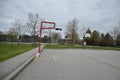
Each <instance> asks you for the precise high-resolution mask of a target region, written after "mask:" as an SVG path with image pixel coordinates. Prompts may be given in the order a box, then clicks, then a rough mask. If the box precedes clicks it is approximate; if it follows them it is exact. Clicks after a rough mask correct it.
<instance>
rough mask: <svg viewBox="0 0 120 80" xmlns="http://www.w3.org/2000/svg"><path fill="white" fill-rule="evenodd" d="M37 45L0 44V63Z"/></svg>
mask: <svg viewBox="0 0 120 80" xmlns="http://www.w3.org/2000/svg"><path fill="white" fill-rule="evenodd" d="M35 47H37V45H31V44H20V45H18V44H7V43H0V62H1V61H4V60H6V59H9V58H12V57H14V56H16V55H19V54H21V53H23V52H26V51H28V50H31V49H33V48H35Z"/></svg>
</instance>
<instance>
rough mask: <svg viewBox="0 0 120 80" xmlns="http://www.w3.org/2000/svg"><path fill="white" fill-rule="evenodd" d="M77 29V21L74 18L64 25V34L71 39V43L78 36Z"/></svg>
mask: <svg viewBox="0 0 120 80" xmlns="http://www.w3.org/2000/svg"><path fill="white" fill-rule="evenodd" d="M77 30H78V21H77V19H75V18H74V19H73V20H71V21H70V22H69V23H68V25H67V27H66V36H67V37H68V38H70V39H71V40H72V44H73V43H74V42H75V41H76V40H77V39H78V38H79V36H78V33H77Z"/></svg>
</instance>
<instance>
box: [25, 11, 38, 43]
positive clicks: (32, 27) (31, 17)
mask: <svg viewBox="0 0 120 80" xmlns="http://www.w3.org/2000/svg"><path fill="white" fill-rule="evenodd" d="M38 19H39V15H38V13H36V14H33V13H29V14H28V22H27V23H26V26H27V31H28V33H30V35H31V36H32V37H33V43H35V38H36V37H35V36H36V35H37V32H38V30H39V29H38Z"/></svg>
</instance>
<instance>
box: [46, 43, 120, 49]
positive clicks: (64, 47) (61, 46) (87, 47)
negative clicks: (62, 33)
mask: <svg viewBox="0 0 120 80" xmlns="http://www.w3.org/2000/svg"><path fill="white" fill-rule="evenodd" d="M83 48H84V47H83V46H81V45H76V46H75V45H74V46H72V45H49V44H48V45H46V46H45V49H83ZM85 49H99V50H120V47H101V46H86V47H85Z"/></svg>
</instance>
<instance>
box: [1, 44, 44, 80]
mask: <svg viewBox="0 0 120 80" xmlns="http://www.w3.org/2000/svg"><path fill="white" fill-rule="evenodd" d="M43 47H44V46H43V45H42V47H41V48H43ZM37 49H38V48H35V49H32V50H30V51H28V52H25V53H23V54H20V55H18V56H16V57H14V58H11V59H8V60H6V61H3V62H1V63H0V80H2V79H4V78H5V77H6V76H8V75H9V74H10V73H12V72H13V71H15V70H16V69H17V68H19V66H21V65H22V64H23V63H25V62H26V61H27V60H28V59H30V58H33V56H34V53H35V52H36V51H38V50H37Z"/></svg>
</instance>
